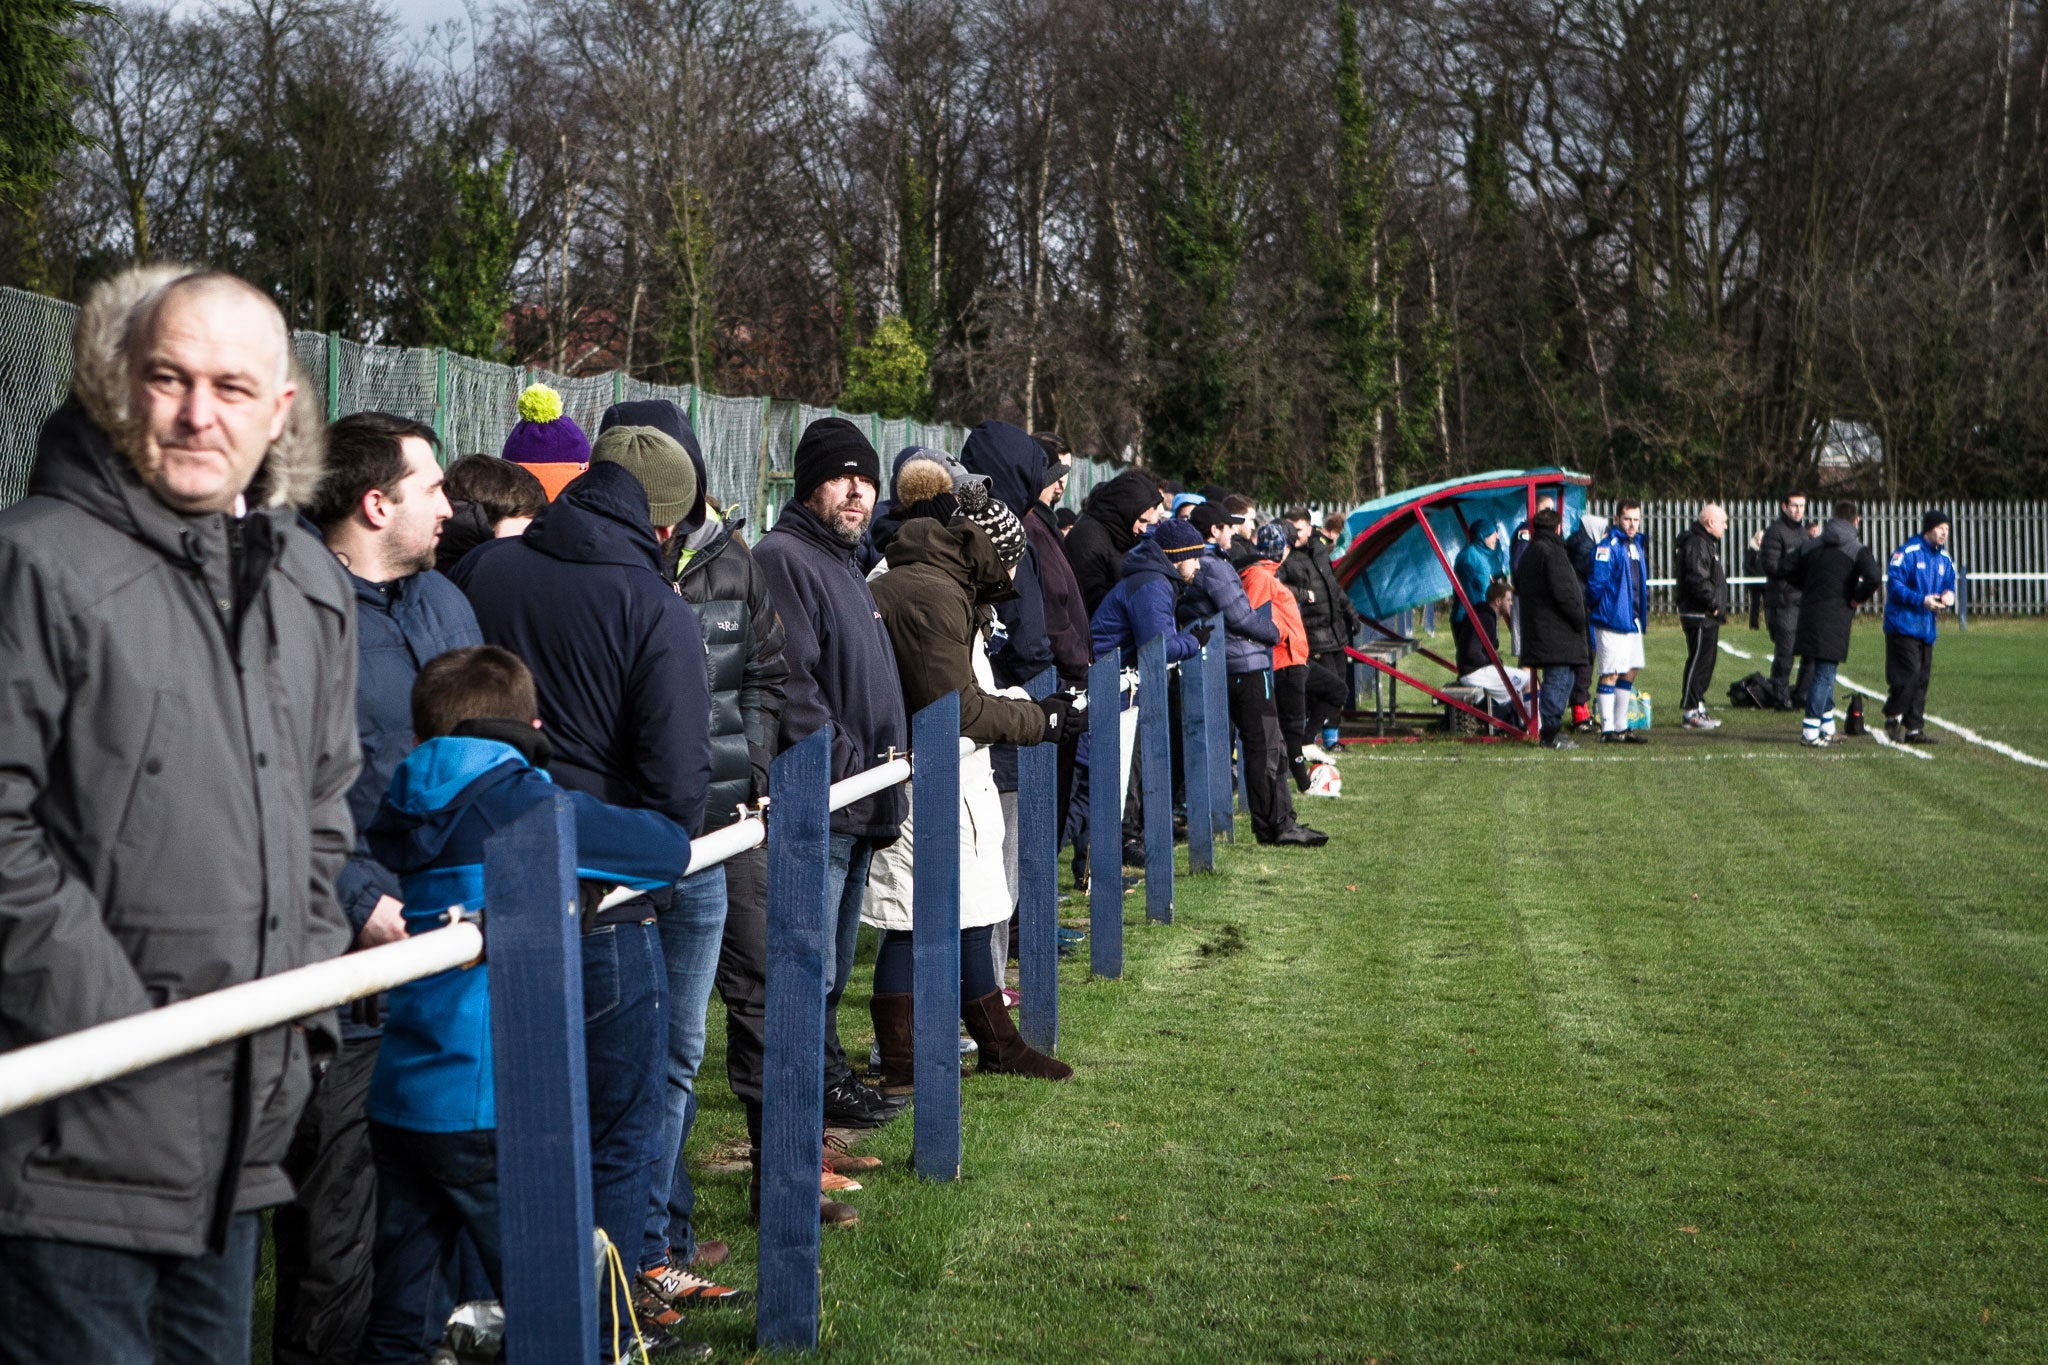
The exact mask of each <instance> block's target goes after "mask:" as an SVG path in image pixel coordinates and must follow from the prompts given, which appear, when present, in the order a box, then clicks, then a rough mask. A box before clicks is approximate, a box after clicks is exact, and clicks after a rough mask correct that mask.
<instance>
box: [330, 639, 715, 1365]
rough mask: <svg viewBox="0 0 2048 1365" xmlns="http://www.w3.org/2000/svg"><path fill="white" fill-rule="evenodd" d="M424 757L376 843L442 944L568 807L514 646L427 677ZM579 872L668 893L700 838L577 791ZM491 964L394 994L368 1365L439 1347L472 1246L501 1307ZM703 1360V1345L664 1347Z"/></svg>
mask: <svg viewBox="0 0 2048 1365" xmlns="http://www.w3.org/2000/svg"><path fill="white" fill-rule="evenodd" d="M411 712H412V728H413V729H414V731H415V732H416V733H417V734H418V736H419V741H420V743H419V747H418V748H416V749H414V750H413V751H412V752H411V753H410V754H409V755H407V756H406V759H405V761H404V762H403V763H402V764H400V765H399V768H398V771H397V773H396V774H395V775H394V776H393V778H392V781H391V790H390V792H389V794H388V795H387V796H386V798H385V800H384V803H383V805H382V808H381V809H380V811H379V813H378V815H377V818H376V820H375V821H374V822H373V823H372V824H371V826H370V831H369V843H370V847H371V849H372V850H373V851H374V852H375V853H376V855H377V857H378V858H379V859H380V860H381V861H382V863H383V864H384V865H385V866H387V867H390V868H392V869H393V870H394V871H396V872H397V873H398V874H399V875H400V877H401V878H402V879H403V882H404V887H405V930H406V932H407V933H411V934H425V933H432V932H433V931H434V930H436V929H439V928H441V927H442V926H443V925H445V924H446V923H447V922H448V920H447V912H448V908H449V907H450V906H454V905H461V906H466V907H469V908H471V909H473V910H480V911H481V913H482V917H483V919H484V920H485V922H486V927H487V928H488V922H489V919H490V916H491V913H492V911H491V907H490V905H489V904H488V903H487V902H485V900H484V846H485V844H486V842H487V841H488V840H489V839H490V837H491V836H492V835H493V834H495V833H497V832H498V831H499V830H501V829H503V828H505V826H507V825H509V824H511V823H512V822H513V821H515V820H517V819H518V818H519V817H520V816H522V815H524V814H526V812H527V811H529V810H531V809H532V808H533V807H534V806H536V805H538V804H540V803H541V802H544V801H547V800H549V799H551V798H552V797H553V795H554V793H555V792H557V791H559V790H560V788H558V787H556V786H555V785H554V784H553V783H551V782H550V781H549V780H548V778H547V775H546V773H545V772H542V771H540V770H541V769H545V768H546V767H547V765H548V762H549V758H550V756H551V754H552V749H553V746H552V745H551V744H550V743H549V742H548V740H547V738H546V736H545V735H544V734H543V733H542V732H541V730H540V729H539V724H540V721H539V706H538V703H537V701H536V699H535V696H534V685H533V675H532V674H531V673H530V672H529V671H528V670H527V668H526V666H525V665H524V664H522V663H520V662H519V658H518V656H517V655H514V654H513V653H511V652H510V651H509V650H503V649H498V648H495V647H493V646H489V645H484V646H478V647H475V648H471V649H460V650H454V651H451V652H449V653H447V654H443V655H441V656H440V657H439V658H437V659H435V660H434V661H433V662H431V663H429V664H428V665H427V666H426V667H425V668H422V669H421V670H420V675H419V680H418V681H417V682H416V683H415V684H414V686H413V691H412V698H411ZM568 797H569V803H570V808H571V811H572V814H573V816H574V818H575V821H576V866H577V869H578V871H579V873H581V874H582V875H584V876H586V877H589V878H592V879H593V880H591V881H588V882H585V883H584V885H585V887H586V888H587V891H588V897H595V896H601V895H602V894H604V893H605V892H607V891H609V890H611V889H612V887H614V886H616V885H625V886H630V887H638V888H640V889H642V890H647V891H653V890H658V889H660V888H663V887H666V886H669V885H671V884H672V883H673V882H675V880H676V879H677V878H678V877H680V876H682V874H683V872H684V870H685V869H686V868H688V867H689V865H690V840H689V836H688V835H687V834H686V833H685V832H684V831H683V828H682V827H681V826H680V825H678V824H676V823H675V822H674V821H673V820H671V819H669V818H668V817H667V816H665V815H663V814H661V813H660V812H658V811H651V810H627V809H622V808H620V807H617V806H611V805H607V804H605V803H604V802H602V801H599V800H598V799H596V798H595V797H593V796H591V795H589V794H588V793H587V792H581V791H574V790H571V791H570V792H569V793H568ZM489 973H490V964H489V963H488V962H487V963H485V964H484V965H482V966H481V967H458V968H455V969H453V970H451V971H445V972H440V973H437V974H436V975H434V976H430V977H426V978H424V979H423V980H419V981H412V982H408V983H406V984H405V985H403V986H399V987H397V988H396V989H395V990H393V991H392V992H391V1016H390V1022H389V1023H388V1024H387V1026H386V1036H385V1041H384V1048H383V1052H382V1054H381V1055H380V1056H379V1057H378V1059H377V1070H376V1075H375V1077H374V1078H373V1079H372V1081H371V1083H370V1097H369V1113H370V1125H371V1128H370V1133H371V1141H372V1143H373V1144H374V1146H375V1148H376V1152H377V1176H378V1182H379V1186H380V1191H379V1206H380V1207H379V1213H378V1219H377V1248H376V1261H377V1289H376V1295H375V1300H374V1303H373V1305H372V1309H371V1313H370V1318H369V1322H368V1330H367V1332H366V1333H365V1339H364V1342H363V1350H362V1354H361V1355H360V1356H359V1357H357V1359H358V1360H359V1361H360V1363H361V1365H412V1362H415V1361H417V1360H419V1359H420V1358H421V1356H422V1354H423V1350H422V1344H421V1340H420V1338H421V1336H422V1334H423V1330H424V1333H425V1335H427V1336H428V1337H430V1338H431V1340H429V1341H428V1342H427V1343H426V1345H427V1348H428V1349H431V1347H432V1346H433V1345H434V1344H435V1342H437V1341H438V1340H439V1332H438V1330H437V1329H438V1326H439V1324H440V1322H441V1320H442V1319H443V1318H444V1317H445V1315H446V1313H447V1305H446V1304H445V1303H444V1302H443V1301H442V1300H441V1291H440V1286H441V1285H442V1284H443V1283H444V1282H446V1281H447V1280H448V1279H449V1278H450V1276H451V1275H452V1273H453V1270H454V1266H453V1264H452V1262H453V1260H454V1254H455V1249H456V1243H457V1240H458V1237H459V1236H460V1235H462V1234H467V1236H468V1238H469V1241H470V1243H471V1244H472V1245H474V1247H475V1248H476V1251H477V1255H478V1258H479V1259H480V1260H481V1261H482V1263H483V1271H484V1275H485V1277H486V1278H487V1279H488V1280H489V1281H490V1285H491V1288H492V1289H493V1290H494V1291H498V1292H500V1293H502V1289H503V1280H502V1276H501V1264H502V1260H503V1257H502V1248H503V1242H502V1239H501V1237H500V1232H499V1222H498V1169H497V1132H496V1129H497V1085H496V1080H495V1077H494V1075H493V1054H492V1049H491V1023H490V1010H491V1003H490V987H489ZM662 1346H663V1349H664V1350H665V1351H667V1352H668V1353H669V1354H671V1355H675V1354H678V1353H681V1354H686V1355H687V1356H689V1357H692V1358H701V1357H703V1356H708V1355H709V1354H711V1348H710V1347H709V1346H706V1345H703V1344H702V1343H681V1344H673V1343H669V1342H667V1341H664V1342H663V1343H662Z"/></svg>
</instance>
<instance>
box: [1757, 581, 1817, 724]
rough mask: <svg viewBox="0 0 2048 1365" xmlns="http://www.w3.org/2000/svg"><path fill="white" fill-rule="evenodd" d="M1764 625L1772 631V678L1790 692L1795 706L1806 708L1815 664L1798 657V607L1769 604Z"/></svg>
mask: <svg viewBox="0 0 2048 1365" xmlns="http://www.w3.org/2000/svg"><path fill="white" fill-rule="evenodd" d="M1764 624H1765V625H1767V626H1769V627H1770V631H1771V648H1772V650H1773V651H1775V652H1774V653H1773V654H1772V655H1771V677H1772V679H1773V680H1775V681H1777V682H1781V683H1784V684H1786V685H1787V686H1788V687H1790V688H1791V690H1792V704H1793V706H1795V707H1799V708H1804V707H1805V705H1806V689H1807V687H1808V686H1810V685H1811V684H1812V682H1813V661H1812V660H1811V659H1801V658H1799V657H1798V654H1799V651H1798V649H1797V648H1796V644H1797V641H1798V639H1799V604H1798V603H1797V602H1792V603H1784V604H1780V605H1778V606H1775V607H1774V606H1772V605H1770V603H1769V602H1766V603H1765V604H1764ZM1795 662H1796V663H1797V664H1798V666H1799V674H1798V680H1797V681H1796V682H1795V681H1794V680H1793V674H1792V667H1793V664H1794V663H1795Z"/></svg>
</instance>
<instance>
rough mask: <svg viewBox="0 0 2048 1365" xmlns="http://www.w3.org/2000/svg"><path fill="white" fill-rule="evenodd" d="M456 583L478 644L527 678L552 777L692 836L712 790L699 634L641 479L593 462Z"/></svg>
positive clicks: (473, 556)
mask: <svg viewBox="0 0 2048 1365" xmlns="http://www.w3.org/2000/svg"><path fill="white" fill-rule="evenodd" d="M455 575H456V581H457V583H458V584H459V585H460V586H461V588H462V590H463V591H464V592H466V593H468V594H469V601H470V605H471V606H473V607H474V608H476V619H477V624H478V625H480V626H481V627H483V633H484V639H486V640H488V641H489V642H490V643H492V644H494V645H502V646H504V647H505V648H506V649H509V650H511V651H512V652H513V653H514V654H517V655H518V656H519V657H520V658H522V659H524V660H525V661H526V666H527V667H528V668H530V669H532V670H533V679H534V682H535V684H536V685H537V686H538V688H539V691H540V714H541V719H542V720H543V721H545V722H546V724H547V729H548V735H549V737H550V738H551V739H552V740H553V741H554V745H555V754H556V758H555V762H554V768H553V771H554V776H555V780H556V781H557V782H559V783H561V785H563V786H564V787H568V788H570V789H572V790H574V791H582V792H588V793H590V794H591V795H592V796H595V797H597V798H598V799H599V800H601V801H604V802H606V803H608V804H610V805H614V806H632V807H640V808H644V809H647V810H657V811H660V812H661V813H662V814H663V815H666V816H667V817H668V818H669V819H671V820H673V821H675V822H676V823H677V824H679V825H681V826H682V827H683V828H684V829H686V830H688V831H690V832H691V833H693V834H694V833H696V832H698V831H699V830H700V828H701V827H702V824H703V820H704V796H705V790H706V788H707V787H708V786H709V785H710V781H711V726H710V721H711V692H710V686H709V681H708V675H707V673H706V671H705V663H704V637H703V635H702V633H701V632H700V631H699V629H698V626H697V613H696V612H695V611H694V610H693V609H692V608H691V606H690V604H689V603H688V602H685V601H684V600H683V599H682V598H681V597H679V596H677V595H676V591H675V589H674V587H673V586H672V585H671V584H670V583H669V581H668V579H667V578H666V577H665V576H664V575H663V573H662V567H661V544H660V542H659V541H657V540H656V539H655V538H654V528H653V526H652V525H651V524H649V521H648V510H647V490H646V489H645V488H642V487H641V486H640V481H639V480H638V479H636V478H634V477H633V475H632V474H631V473H630V472H628V471H627V470H626V469H624V468H622V467H621V466H619V465H616V464H610V463H602V464H594V465H592V466H591V467H590V468H589V469H588V470H586V471H585V472H584V473H583V474H581V475H579V476H577V478H576V480H575V481H574V482H573V483H571V484H570V485H569V486H568V487H567V488H564V489H563V490H562V492H561V495H560V496H559V497H557V498H556V499H555V500H554V501H553V502H551V503H549V504H548V505H547V506H546V507H545V508H544V509H542V511H541V514H540V515H539V516H538V517H536V518H534V522H533V525H531V526H529V527H527V528H526V530H525V532H524V533H523V534H522V535H520V536H518V537H516V538H512V539H506V540H494V541H492V542H491V543H490V544H488V545H479V546H478V547H477V548H476V549H474V550H472V551H471V552H470V553H469V554H468V556H466V557H465V558H464V559H463V561H462V562H461V563H460V564H458V565H456V566H455Z"/></svg>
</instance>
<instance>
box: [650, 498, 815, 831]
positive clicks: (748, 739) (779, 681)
mask: <svg viewBox="0 0 2048 1365" xmlns="http://www.w3.org/2000/svg"><path fill="white" fill-rule="evenodd" d="M746 524H747V523H746V518H745V517H744V516H743V515H741V514H740V513H739V512H738V511H732V512H727V513H726V514H725V515H724V517H722V518H720V517H716V516H712V517H707V518H706V520H705V522H704V524H703V525H702V526H699V527H698V528H697V529H696V530H695V531H692V532H691V533H690V534H689V535H688V536H687V537H684V536H672V537H670V538H669V542H668V545H667V547H666V550H665V554H664V557H663V567H664V568H665V569H666V570H667V571H668V575H669V577H670V578H672V579H674V580H675V584H676V591H677V592H679V593H681V594H682V596H683V600H684V601H686V602H689V603H690V604H691V605H692V606H694V607H696V608H697V625H698V627H699V629H701V630H702V631H703V632H704V650H705V666H706V668H707V669H708V670H709V673H710V677H711V788H710V791H709V793H708V794H707V796H706V798H705V803H704V828H706V829H707V830H709V829H721V828H723V827H724V826H726V825H729V824H731V823H732V822H733V821H734V820H735V819H737V818H738V813H737V808H738V807H739V806H741V805H744V804H745V803H747V802H749V801H751V800H753V799H755V798H756V797H760V796H765V795H767V794H768V764H769V762H770V761H771V760H772V759H773V758H774V757H775V732H776V729H777V727H778V726H780V725H781V724H782V689H783V684H784V683H786V682H787V681H788V680H789V662H788V660H786V659H784V658H783V656H782V618H781V617H780V616H778V615H776V612H775V602H774V599H773V598H771V597H770V596H769V595H768V580H767V579H766V578H764V577H762V575H761V570H760V568H759V567H758V566H757V565H756V564H755V563H754V556H753V555H752V554H751V553H750V552H749V551H748V549H747V543H746V542H745V541H743V540H741V539H740V536H739V533H740V531H741V529H742V528H744V527H745V526H746Z"/></svg>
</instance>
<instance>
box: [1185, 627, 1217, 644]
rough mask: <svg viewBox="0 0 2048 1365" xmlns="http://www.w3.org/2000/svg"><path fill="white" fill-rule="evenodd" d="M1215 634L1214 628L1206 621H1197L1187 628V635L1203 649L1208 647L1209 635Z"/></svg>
mask: <svg viewBox="0 0 2048 1365" xmlns="http://www.w3.org/2000/svg"><path fill="white" fill-rule="evenodd" d="M1215 633H1216V627H1215V626H1213V625H1211V624H1210V623H1209V622H1207V621H1199V622H1197V623H1196V624H1194V625H1192V626H1189V627H1188V634H1190V635H1192V636H1194V637H1195V639H1196V641H1197V642H1198V643H1200V645H1201V646H1202V648H1204V649H1207V648H1208V647H1209V637H1210V636H1211V635H1214V634H1215Z"/></svg>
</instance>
